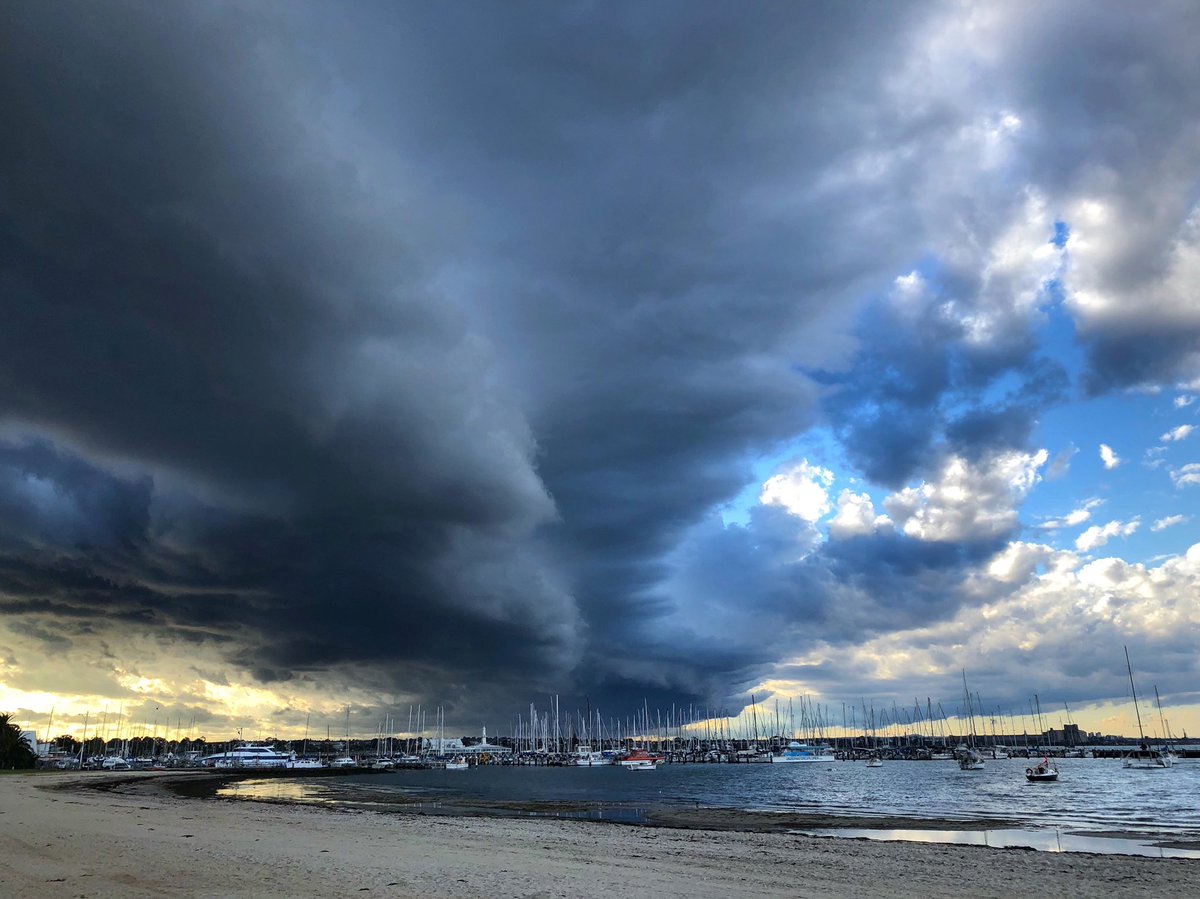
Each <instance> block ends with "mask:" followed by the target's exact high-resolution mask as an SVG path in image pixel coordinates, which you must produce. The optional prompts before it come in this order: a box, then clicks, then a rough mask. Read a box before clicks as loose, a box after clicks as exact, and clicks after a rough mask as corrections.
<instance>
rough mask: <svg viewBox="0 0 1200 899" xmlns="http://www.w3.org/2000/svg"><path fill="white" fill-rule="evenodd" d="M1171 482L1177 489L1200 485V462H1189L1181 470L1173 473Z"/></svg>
mask: <svg viewBox="0 0 1200 899" xmlns="http://www.w3.org/2000/svg"><path fill="white" fill-rule="evenodd" d="M1171 482H1172V483H1173V484H1174V485H1175V486H1176V487H1188V486H1192V485H1195V484H1200V462H1189V463H1188V464H1187V465H1184V466H1182V467H1181V468H1176V469H1173V470H1172V471H1171Z"/></svg>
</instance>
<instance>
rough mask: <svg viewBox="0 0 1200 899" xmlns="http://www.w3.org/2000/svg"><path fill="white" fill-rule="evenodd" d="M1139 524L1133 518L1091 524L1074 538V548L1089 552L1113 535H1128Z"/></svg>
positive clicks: (1139, 523) (1137, 520)
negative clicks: (1124, 520)
mask: <svg viewBox="0 0 1200 899" xmlns="http://www.w3.org/2000/svg"><path fill="white" fill-rule="evenodd" d="M1140 526H1141V520H1140V519H1137V518H1134V519H1132V520H1130V521H1126V522H1121V521H1110V522H1109V523H1108V524H1105V525H1098V524H1096V525H1092V526H1091V527H1090V528H1088V529H1087V530H1086V531H1084V532H1083V533H1082V534H1080V535H1079V536H1078V537H1076V538H1075V548H1076V549H1077V550H1079V551H1080V552H1091V551H1092V550H1093V549H1096V548H1097V547H1100V546H1103V545H1104V544H1105V543H1107V542H1108V541H1109V540H1111V539H1112V538H1113V537H1128V536H1129V535H1130V534H1132V533H1134V532H1135V531H1137V529H1138V528H1139V527H1140Z"/></svg>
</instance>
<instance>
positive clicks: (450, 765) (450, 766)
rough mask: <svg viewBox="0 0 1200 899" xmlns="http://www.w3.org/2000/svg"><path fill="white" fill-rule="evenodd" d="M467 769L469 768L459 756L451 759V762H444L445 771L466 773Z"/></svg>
mask: <svg viewBox="0 0 1200 899" xmlns="http://www.w3.org/2000/svg"><path fill="white" fill-rule="evenodd" d="M469 767H471V766H470V765H469V764H467V760H466V758H464V757H463V756H461V755H460V756H458V757H457V758H455V759H452V760H451V761H448V762H446V770H447V771H466V770H467V769H468V768H469Z"/></svg>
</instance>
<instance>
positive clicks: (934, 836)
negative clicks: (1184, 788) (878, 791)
mask: <svg viewBox="0 0 1200 899" xmlns="http://www.w3.org/2000/svg"><path fill="white" fill-rule="evenodd" d="M792 833H798V834H804V835H805V836H815V837H846V838H851V839H858V840H879V841H883V842H896V841H900V842H910V843H956V844H959V845H962V846H990V847H991V848H992V849H1036V850H1038V851H1039V852H1095V853H1098V854H1102V855H1144V856H1150V857H1153V858H1200V850H1197V849H1169V848H1166V847H1162V846H1156V845H1154V844H1155V843H1156V842H1158V841H1159V840H1160V839H1161V838H1159V837H1154V836H1149V835H1147V836H1145V837H1143V838H1140V839H1130V838H1127V837H1107V836H1090V835H1088V834H1086V833H1080V832H1078V831H1071V832H1067V831H1063V830H1060V829H1057V828H1056V829H1054V830H1032V829H1028V830H1027V829H1022V828H996V829H994V830H919V829H903V830H868V829H865V828H851V827H847V828H827V829H815V830H795V831H792Z"/></svg>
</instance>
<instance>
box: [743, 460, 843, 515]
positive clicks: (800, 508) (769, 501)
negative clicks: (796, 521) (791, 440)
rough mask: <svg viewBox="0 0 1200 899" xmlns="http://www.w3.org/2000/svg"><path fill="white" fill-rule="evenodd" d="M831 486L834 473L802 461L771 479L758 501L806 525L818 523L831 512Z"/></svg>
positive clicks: (763, 487)
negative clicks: (786, 513) (786, 512)
mask: <svg viewBox="0 0 1200 899" xmlns="http://www.w3.org/2000/svg"><path fill="white" fill-rule="evenodd" d="M831 484H833V472H832V471H830V470H829V469H828V468H821V467H820V466H819V465H810V464H809V462H808V460H807V459H802V460H801V461H800V462H798V463H797V464H796V465H793V466H792V467H791V468H789V469H787V470H786V471H783V472H781V473H779V474H777V475H774V476H773V477H771V478H768V479H767V481H766V483H764V484H763V486H762V492H761V493H760V494H759V497H758V501H759V502H760V503H762V504H763V505H766V506H782V507H783V508H785V509H787V510H788V512H790V513H791V514H792V515H795V516H796V517H797V518H803V519H804V520H805V521H816V520H817V519H819V518H821V517H822V516H823V515H825V514H826V513H827V512H828V511H829V509H830V504H829V492H828V490H829V487H830V485H831Z"/></svg>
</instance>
